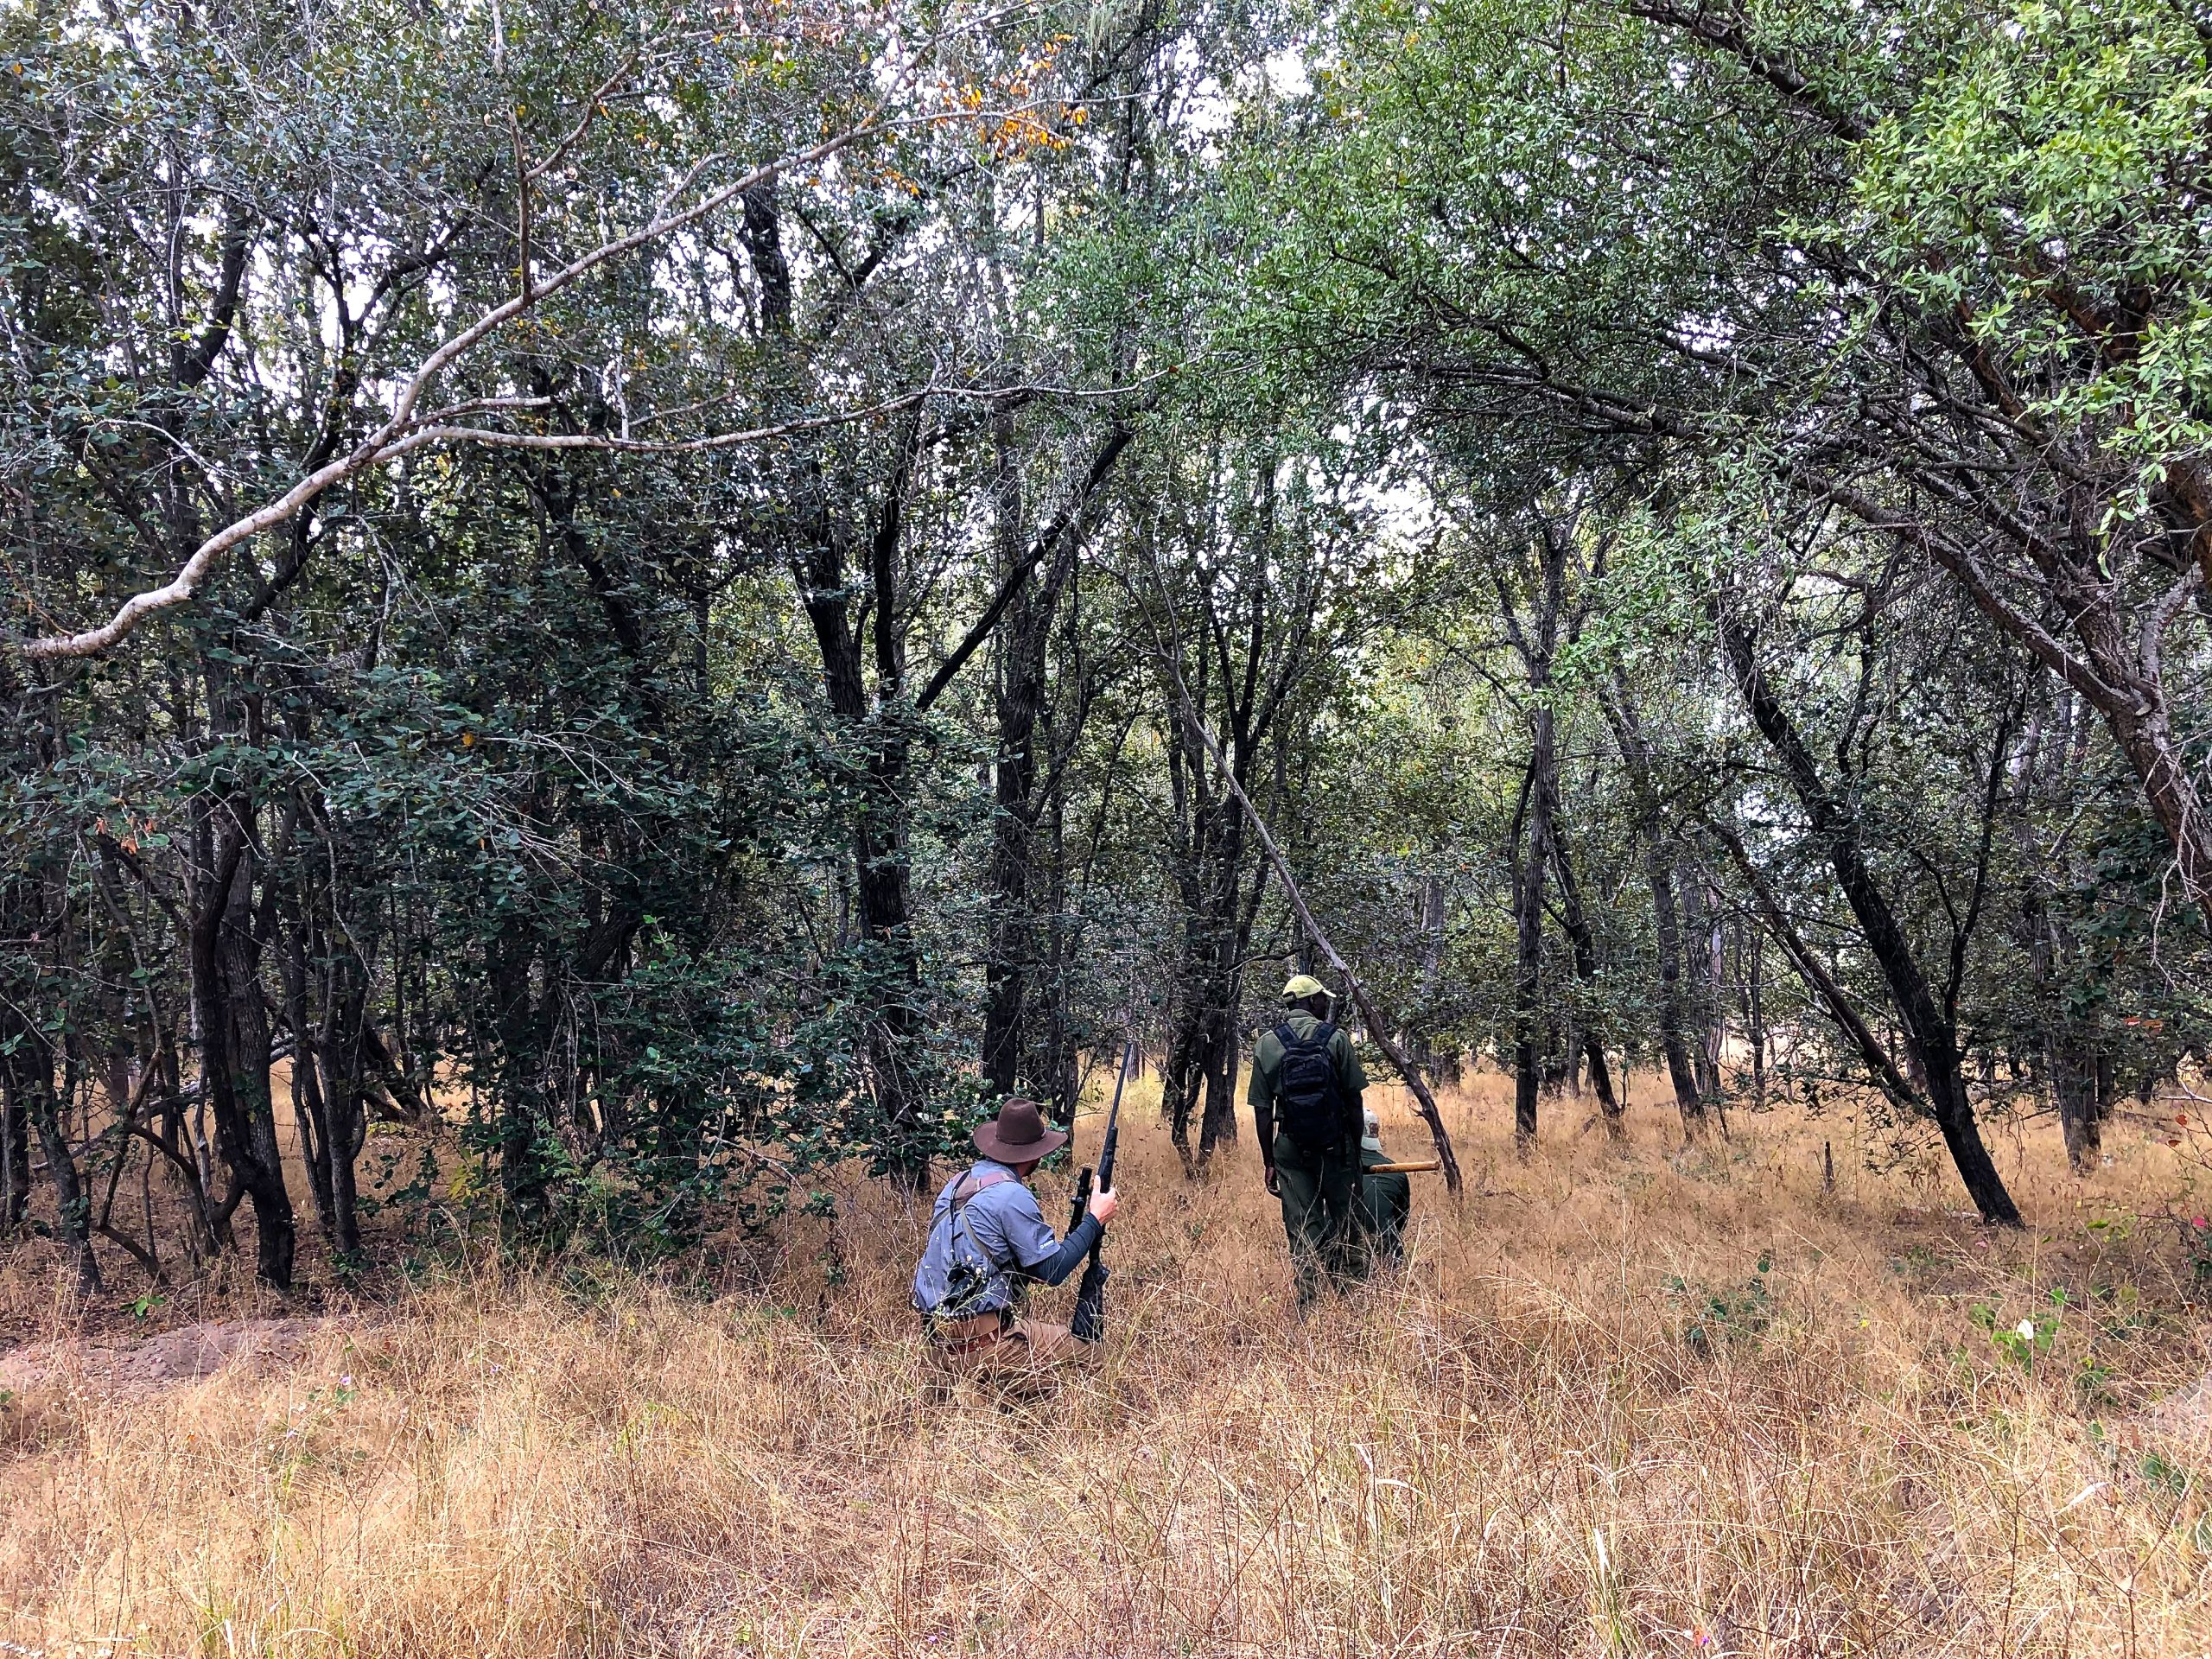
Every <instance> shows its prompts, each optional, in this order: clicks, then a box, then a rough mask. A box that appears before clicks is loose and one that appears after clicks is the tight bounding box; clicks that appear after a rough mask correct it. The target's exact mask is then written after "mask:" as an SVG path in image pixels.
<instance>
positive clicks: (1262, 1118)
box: [1245, 974, 1367, 1313]
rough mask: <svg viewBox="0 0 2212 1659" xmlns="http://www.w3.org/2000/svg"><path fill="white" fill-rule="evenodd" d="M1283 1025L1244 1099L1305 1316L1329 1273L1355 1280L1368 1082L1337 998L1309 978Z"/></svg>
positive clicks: (1268, 1036) (1270, 1035)
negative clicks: (1334, 1018)
mask: <svg viewBox="0 0 2212 1659" xmlns="http://www.w3.org/2000/svg"><path fill="white" fill-rule="evenodd" d="M1282 1000H1283V1001H1284V1003H1285V1005H1286V1007H1285V1008H1284V1012H1283V1017H1282V1020H1281V1023H1279V1024H1278V1025H1277V1026H1276V1027H1275V1028H1274V1030H1273V1031H1266V1032H1262V1033H1260V1040H1259V1042H1258V1043H1257V1044H1255V1046H1254V1047H1253V1050H1252V1082H1251V1086H1250V1088H1249V1090H1248V1092H1247V1094H1246V1096H1245V1097H1246V1099H1247V1100H1248V1101H1249V1103H1251V1107H1252V1124H1253V1128H1255V1129H1256V1130H1257V1131H1258V1134H1259V1140H1260V1156H1261V1158H1262V1160H1263V1161H1264V1162H1265V1163H1266V1165H1267V1172H1268V1173H1267V1181H1268V1192H1272V1193H1273V1194H1274V1196H1275V1197H1277V1198H1281V1200H1282V1228H1283V1231H1284V1232H1285V1233H1287V1234H1288V1235H1289V1236H1290V1262H1291V1268H1292V1271H1293V1274H1294V1276H1295V1278H1296V1281H1297V1285H1298V1308H1299V1312H1300V1313H1304V1312H1305V1311H1306V1308H1307V1307H1309V1306H1312V1304H1313V1298H1314V1295H1315V1294H1316V1293H1317V1292H1318V1291H1319V1288H1320V1281H1321V1275H1322V1274H1323V1273H1326V1274H1328V1275H1329V1276H1330V1278H1331V1279H1332V1281H1334V1282H1335V1283H1336V1284H1338V1286H1339V1287H1342V1286H1343V1285H1344V1284H1346V1283H1348V1282H1350V1281H1351V1277H1352V1274H1353V1263H1352V1261H1351V1251H1352V1249H1353V1248H1354V1244H1353V1239H1352V1227H1353V1224H1354V1220H1353V1211H1354V1207H1355V1206H1356V1205H1357V1203H1358V1195H1359V1164H1360V1160H1359V1136H1360V1129H1361V1127H1362V1124H1363V1122H1364V1114H1365V1103H1364V1100H1363V1094H1364V1091H1365V1090H1366V1088H1367V1074H1366V1073H1365V1072H1364V1071H1362V1070H1361V1069H1360V1065H1359V1056H1358V1055H1357V1054H1355V1053H1354V1052H1352V1046H1351V1038H1349V1037H1347V1036H1346V1035H1344V1033H1343V1032H1342V1031H1340V1030H1338V1028H1337V1027H1336V1026H1335V1025H1333V1024H1332V1023H1331V1021H1330V1019H1329V1011H1330V1008H1331V1007H1332V1004H1333V1002H1334V1001H1335V999H1334V998H1332V996H1331V995H1329V990H1328V987H1326V986H1325V985H1324V984H1322V983H1321V982H1320V981H1319V980H1318V979H1316V978H1314V977H1313V976H1312V975H1311V974H1300V975H1298V976H1296V977H1295V978H1294V979H1293V980H1292V981H1291V982H1289V983H1288V984H1287V985H1286V986H1284V987H1283V988H1282Z"/></svg>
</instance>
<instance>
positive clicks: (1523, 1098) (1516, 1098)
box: [1513, 703, 1552, 1156]
mask: <svg viewBox="0 0 2212 1659" xmlns="http://www.w3.org/2000/svg"><path fill="white" fill-rule="evenodd" d="M1530 725H1531V728H1532V733H1533V747H1532V750H1531V753H1530V758H1529V801H1528V822H1529V836H1528V842H1527V850H1526V852H1525V853H1524V852H1522V851H1521V850H1520V849H1519V846H1518V843H1516V852H1515V861H1514V866H1513V931H1514V972H1513V1142H1514V1145H1515V1147H1516V1148H1517V1149H1518V1150H1519V1151H1520V1152H1521V1153H1522V1155H1524V1156H1525V1155H1526V1154H1527V1153H1528V1150H1529V1147H1530V1146H1531V1145H1532V1144H1533V1143H1534V1142H1535V1138H1536V1096H1537V1090H1538V1089H1539V1087H1540V1086H1541V1084H1542V1081H1543V1078H1542V1075H1541V1065H1542V1055H1541V1051H1540V1047H1539V1044H1538V1041H1537V1039H1538V1035H1539V1033H1540V1031H1541V1024H1540V1020H1541V1008H1540V1007H1539V997H1540V995H1541V990H1542V984H1543V979H1542V975H1543V959H1544V955H1543V953H1544V873H1545V868H1546V867H1547V866H1548V864H1549V863H1550V861H1551V794H1550V791H1548V790H1546V789H1545V788H1543V787H1542V786H1541V784H1540V783H1539V782H1538V781H1537V780H1538V779H1540V778H1541V776H1542V774H1543V772H1544V771H1545V769H1546V767H1548V766H1549V765H1550V764H1551V760H1552V753H1551V751H1552V711H1551V708H1550V705H1549V704H1548V703H1539V704H1538V705H1537V706H1536V709H1535V714H1534V715H1533V717H1532V719H1531V721H1530Z"/></svg>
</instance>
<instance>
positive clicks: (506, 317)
mask: <svg viewBox="0 0 2212 1659" xmlns="http://www.w3.org/2000/svg"><path fill="white" fill-rule="evenodd" d="M906 124H907V123H906V122H905V121H875V120H870V121H865V122H862V123H861V124H858V125H857V126H853V127H849V128H847V129H846V130H844V131H842V132H841V133H838V134H837V135H836V137H831V138H827V139H824V140H823V142H822V143H818V144H816V145H815V146H813V147H812V148H811V149H805V150H802V151H799V152H798V153H797V154H794V155H791V156H784V157H782V158H780V159H779V160H777V161H774V162H769V163H768V164H766V166H763V167H756V168H752V169H751V170H750V171H748V172H747V173H745V174H743V175H741V176H740V177H738V178H736V179H734V180H732V181H730V182H728V183H727V184H724V185H721V186H720V187H718V188H715V189H713V190H710V191H709V192H708V193H707V194H705V195H703V196H701V197H700V198H699V199H698V200H696V201H694V202H693V203H692V204H691V205H690V207H683V208H681V209H675V208H672V207H671V203H672V202H674V201H676V200H680V199H681V198H682V196H683V194H685V193H686V192H687V191H688V190H689V189H690V187H691V186H692V184H693V183H694V182H696V180H697V179H698V177H699V175H701V174H702V173H703V172H705V171H706V170H707V169H709V168H711V167H713V166H715V164H716V163H718V162H721V161H723V160H726V159H727V158H726V157H724V156H707V157H705V158H703V159H702V160H701V161H700V162H698V163H697V164H696V165H695V166H693V167H692V168H690V169H689V170H687V171H686V172H685V174H684V175H683V178H682V179H681V180H680V181H678V182H677V185H676V187H675V188H673V189H671V191H670V192H669V194H667V195H665V196H664V197H662V199H661V200H660V202H659V204H658V206H656V207H655V208H654V210H653V213H652V218H650V219H647V220H646V221H645V224H643V225H641V226H638V227H637V228H636V229H635V230H632V231H631V232H628V233H627V234H626V235H623V236H619V237H615V238H612V239H611V240H609V241H607V242H602V243H601V244H600V245H598V246H597V247H595V248H594V249H592V250H591V251H589V252H588V253H585V254H582V255H580V256H579V257H577V258H575V259H574V260H572V261H571V262H570V263H569V264H566V265H563V266H562V267H561V268H560V269H559V270H556V271H554V272H553V273H552V274H551V275H550V276H548V277H544V278H543V279H542V280H541V281H539V282H537V283H532V284H531V286H530V289H529V291H528V292H527V293H526V294H517V295H515V296H512V297H511V298H509V299H507V300H505V301H503V302H501V303H499V304H498V305H496V306H493V308H491V309H490V310H488V311H486V312H485V313H484V314H483V315H481V316H480V317H478V318H477V319H476V321H474V322H473V323H471V324H469V325H468V327H466V328H463V329H462V330H461V332H460V333H458V334H454V335H453V336H452V337H451V338H450V339H448V340H446V341H445V342H444V343H443V344H442V345H441V346H438V348H437V349H436V350H435V351H434V352H432V353H430V354H429V356H428V357H426V358H424V359H423V361H422V363H421V364H420V365H417V366H416V370H415V372H414V373H413V374H411V375H410V376H409V377H408V378H407V381H406V384H405V385H403V386H402V387H401V388H400V391H399V396H398V397H397V399H396V400H395V401H394V403H393V404H392V408H391V414H390V415H389V416H387V417H386V418H385V422H384V423H383V424H382V425H380V426H378V428H377V429H376V430H375V431H373V432H372V433H370V434H369V435H368V436H367V437H365V438H364V439H362V440H361V442H359V443H358V444H356V445H355V446H354V447H353V449H351V450H350V451H348V452H347V453H346V454H343V455H340V456H339V457H337V458H336V459H335V460H333V461H329V462H328V463H327V464H326V465H324V466H321V467H317V468H316V469H315V471H314V472H312V473H309V474H308V475H307V476H306V477H304V478H302V479H301V480H299V482H298V483H296V484H295V485H293V486H292V487H291V488H290V489H289V490H287V491H285V492H284V493H283V495H281V496H279V497H277V499H275V500H274V501H271V502H270V503H268V504H267V505H264V506H262V507H259V508H257V509H256V510H255V511H254V512H250V513H247V514H246V515H245V516H244V517H243V518H234V519H232V521H231V522H230V523H229V524H226V525H224V526H223V528H222V529H220V530H219V531H216V532H215V533H214V534H213V535H212V536H210V537H207V540H206V541H204V542H202V543H200V545H199V546H198V547H197V548H195V549H194V550H193V553H192V556H191V557H189V558H188V559H187V560H186V561H185V562H184V564H183V566H182V568H181V569H179V570H178V571H177V573H176V575H174V576H172V577H170V578H169V580H168V582H164V583H162V585H161V586H160V587H158V588H148V589H146V590H145V591H144V592H143V593H137V594H132V595H131V596H130V598H129V599H128V600H126V601H124V603H123V605H122V607H120V608H119V609H118V610H117V611H116V613H115V614H114V615H112V616H111V617H110V618H109V619H108V620H106V621H105V622H103V623H102V624H100V625H99V626H98V627H94V628H87V629H86V630H84V631H83V632H79V633H65V634H49V635H47V636H45V637H43V638H41V639H28V640H25V641H23V642H22V644H21V645H18V646H17V647H16V649H17V650H18V651H20V652H22V654H23V655H24V656H25V657H27V658H30V659H32V660H33V661H47V660H51V659H54V658H67V657H91V656H95V655H97V654H99V652H103V651H105V650H107V649H108V648H109V647H110V646H111V645H114V644H115V643H116V642H117V641H118V640H120V639H123V638H124V636H125V635H126V634H128V633H130V632H131V631H132V630H133V629H135V628H136V627H137V626H138V625H139V624H140V623H142V622H143V621H145V620H146V619H147V618H148V617H149V616H153V615H156V614H157V613H160V612H162V611H166V610H170V609H173V608H174V607H176V606H179V605H182V604H185V603H186V602H188V601H189V600H191V599H192V598H193V596H194V594H197V593H199V591H200V587H201V585H202V584H203V583H205V582H206V581H207V578H208V576H209V575H212V574H213V571H214V570H215V569H216V567H217V565H218V564H219V563H220V561H221V560H222V557H223V556H224V555H225V554H226V553H228V552H229V551H230V550H232V548H234V547H236V546H237V545H238V543H241V542H245V541H249V540H251V538H252V537H256V536H258V535H259V534H260V533H261V532H262V531H265V530H273V529H275V528H276V527H277V525H279V524H283V523H284V522H285V521H286V520H287V519H289V518H291V517H292V516H293V515H294V514H295V513H296V512H299V511H300V509H301V508H302V507H304V506H305V505H307V504H308V502H310V501H312V500H314V499H315V498H316V497H317V496H319V495H321V494H322V493H324V492H325V491H327V490H329V489H330V488H332V487H333V486H336V485H339V484H341V483H343V482H345V480H347V479H349V478H351V477H353V475H354V474H356V473H359V472H362V471H364V470H365V469H366V468H368V467H373V466H375V465H376V464H377V463H378V462H379V461H387V460H390V459H391V458H392V457H393V456H395V455H397V454H403V453H404V452H406V451H407V450H410V449H415V448H422V447H423V445H424V444H426V443H429V442H464V441H465V442H487V441H495V440H501V439H503V438H504V435H500V434H496V433H486V432H483V431H480V430H478V429H472V428H467V427H454V426H428V427H426V426H424V425H423V424H422V423H420V422H418V420H417V419H416V414H415V410H416V405H417V404H420V403H421V402H422V399H423V393H424V392H425V391H427V390H428V389H429V387H430V385H432V384H433V383H434V382H435V381H436V379H437V378H438V377H439V376H441V375H442V374H443V373H444V372H446V371H447V370H448V369H449V368H451V367H452V366H453V365H454V363H455V362H457V361H459V360H460V359H461V358H462V357H463V356H465V355H466V354H467V353H469V352H470V351H473V350H474V348H475V347H476V346H480V345H481V344H483V342H484V341H485V340H487V339H489V338H490V337H491V336H492V335H493V334H495V333H497V332H498V331H499V329H501V328H502V327H505V326H506V325H507V324H508V323H510V322H512V321H514V320H515V318H517V317H518V316H519V315H522V314H523V313H524V311H526V310H528V309H529V308H531V306H532V305H534V304H535V303H536V302H537V301H539V300H542V299H543V298H545V297H546V296H548V295H551V294H557V293H558V292H560V290H561V289H564V288H567V287H569V286H570V285H571V284H572V283H576V282H578V281H580V280H581V279H582V278H583V277H588V276H589V275H590V274H591V273H592V272H593V271H594V270H598V269H599V268H600V267H601V265H604V264H607V263H608V262H609V261H611V260H614V259H619V258H620V257H622V256H623V255H625V254H627V253H631V252H634V251H636V250H638V249H639V248H641V247H644V246H645V245H647V244H648V243H651V242H655V241H658V240H659V239H660V238H664V237H666V236H669V235H671V234H672V233H673V232H677V231H680V230H683V228H684V227H686V226H690V225H693V224H696V223H697V222H698V221H699V220H700V219H704V218H706V217H707V216H708V215H709V214H710V213H715V212H716V211H717V210H718V209H720V208H721V207H726V206H727V205H728V203H730V202H732V201H734V200H737V198H738V197H740V196H741V195H742V194H744V193H745V192H746V191H747V190H750V189H753V188H754V187H755V186H758V185H760V184H763V183H766V181H768V180H769V179H771V178H772V177H774V176H775V175H777V174H779V173H781V172H784V171H785V170H786V169H788V168H798V167H806V166H809V165H810V164H812V163H814V162H819V161H823V160H826V159H827V158H828V157H829V156H833V155H835V154H836V153H837V152H838V151H839V150H842V149H849V148H850V147H851V146H852V145H854V144H856V143H861V141H862V140H863V139H867V138H870V137H875V136H877V135H879V134H881V133H884V132H887V131H890V130H893V129H895V128H898V127H899V126H902V125H906ZM491 401H492V400H481V401H480V402H478V403H476V404H468V405H460V406H458V407H461V408H482V407H484V406H485V405H486V404H487V403H490V402H491ZM872 412H874V411H872V410H861V411H860V416H817V417H816V418H815V419H813V420H812V421H810V422H807V423H800V424H799V425H794V426H792V427H790V428H776V429H764V430H763V431H762V432H760V433H756V434H753V435H739V434H732V435H728V437H727V438H726V439H724V440H723V442H725V443H740V442H757V441H758V439H759V438H760V436H764V435H774V434H775V433H776V432H777V431H779V430H799V429H804V426H819V425H826V424H830V423H834V422H835V421H837V420H845V419H853V418H858V417H864V416H867V415H868V414H870V413H872ZM538 447H561V446H538ZM579 447H580V446H579ZM601 447H605V448H619V447H620V445H619V444H607V443H602V444H601Z"/></svg>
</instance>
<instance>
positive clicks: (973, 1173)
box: [952, 1164, 1014, 1210]
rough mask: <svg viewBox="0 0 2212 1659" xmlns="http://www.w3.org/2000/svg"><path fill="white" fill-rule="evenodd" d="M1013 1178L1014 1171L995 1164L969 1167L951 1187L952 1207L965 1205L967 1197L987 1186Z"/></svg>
mask: <svg viewBox="0 0 2212 1659" xmlns="http://www.w3.org/2000/svg"><path fill="white" fill-rule="evenodd" d="M1012 1179H1014V1172H1013V1171H1012V1170H1010V1169H1005V1168H1001V1167H1000V1166H998V1165H995V1164H994V1165H992V1166H990V1167H989V1168H988V1169H986V1168H976V1169H971V1170H969V1172H968V1173H966V1174H965V1175H963V1176H962V1177H961V1178H960V1179H959V1181H958V1183H957V1185H954V1187H953V1189H952V1207H953V1208H954V1209H955V1210H957V1209H960V1208H961V1207H963V1205H966V1204H967V1203H968V1202H969V1199H971V1198H975V1197H976V1194H977V1193H979V1192H985V1191H988V1189H989V1188H991V1187H994V1186H999V1185H1003V1184H1005V1183H1006V1182H1007V1181H1010V1180H1012Z"/></svg>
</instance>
